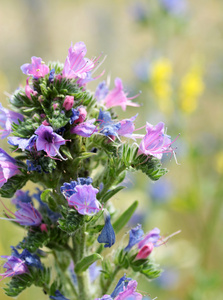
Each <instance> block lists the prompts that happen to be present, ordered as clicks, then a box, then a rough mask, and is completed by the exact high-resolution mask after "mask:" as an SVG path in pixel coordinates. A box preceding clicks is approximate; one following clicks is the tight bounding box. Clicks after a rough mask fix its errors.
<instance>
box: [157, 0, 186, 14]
mask: <svg viewBox="0 0 223 300" xmlns="http://www.w3.org/2000/svg"><path fill="white" fill-rule="evenodd" d="M159 2H160V4H161V5H162V6H163V8H164V9H165V10H166V11H168V12H169V13H172V14H174V15H179V14H182V13H184V12H185V11H186V8H187V3H186V1H185V0H159Z"/></svg>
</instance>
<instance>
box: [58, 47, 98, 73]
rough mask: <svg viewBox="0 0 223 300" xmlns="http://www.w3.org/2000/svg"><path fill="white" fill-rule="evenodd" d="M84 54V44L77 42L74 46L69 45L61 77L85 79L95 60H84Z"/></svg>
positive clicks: (85, 51)
mask: <svg viewBox="0 0 223 300" xmlns="http://www.w3.org/2000/svg"><path fill="white" fill-rule="evenodd" d="M86 53H87V48H86V46H85V44H84V42H78V43H76V44H75V45H74V46H73V44H72V43H71V47H70V48H69V50H68V56H67V58H66V61H65V64H64V69H63V77H66V78H80V79H85V78H86V77H87V74H88V72H90V71H91V70H92V69H93V68H94V66H95V61H96V60H90V59H88V58H85V57H84V56H85V55H86Z"/></svg>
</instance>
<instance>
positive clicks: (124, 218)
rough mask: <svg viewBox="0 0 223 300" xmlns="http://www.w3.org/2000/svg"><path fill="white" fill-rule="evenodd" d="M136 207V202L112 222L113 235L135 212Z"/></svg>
mask: <svg viewBox="0 0 223 300" xmlns="http://www.w3.org/2000/svg"><path fill="white" fill-rule="evenodd" d="M137 206H138V201H135V202H133V204H132V205H130V206H129V208H127V210H126V211H125V212H123V213H122V214H121V216H120V217H119V218H118V219H117V220H116V221H115V222H114V224H113V228H114V231H115V233H118V232H119V231H120V230H121V229H122V228H123V227H124V226H125V225H126V224H127V223H128V221H129V220H130V219H131V217H132V215H133V213H134V212H135V210H136V208H137Z"/></svg>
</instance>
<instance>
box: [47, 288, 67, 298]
mask: <svg viewBox="0 0 223 300" xmlns="http://www.w3.org/2000/svg"><path fill="white" fill-rule="evenodd" d="M50 299H53V300H69V299H68V298H65V297H64V296H63V295H62V294H61V293H60V291H58V290H56V291H55V296H50Z"/></svg>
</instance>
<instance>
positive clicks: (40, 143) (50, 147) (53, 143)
mask: <svg viewBox="0 0 223 300" xmlns="http://www.w3.org/2000/svg"><path fill="white" fill-rule="evenodd" d="M35 134H37V135H38V137H37V139H36V148H37V151H40V150H44V151H45V152H46V153H47V154H48V156H49V157H52V156H56V155H59V157H60V158H62V159H64V158H63V157H62V156H61V154H60V153H59V148H60V146H61V145H64V144H65V142H66V141H65V140H64V139H63V138H62V137H61V136H60V135H58V134H56V133H55V132H53V128H52V127H51V126H45V125H40V126H39V127H38V128H37V129H36V131H35Z"/></svg>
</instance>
